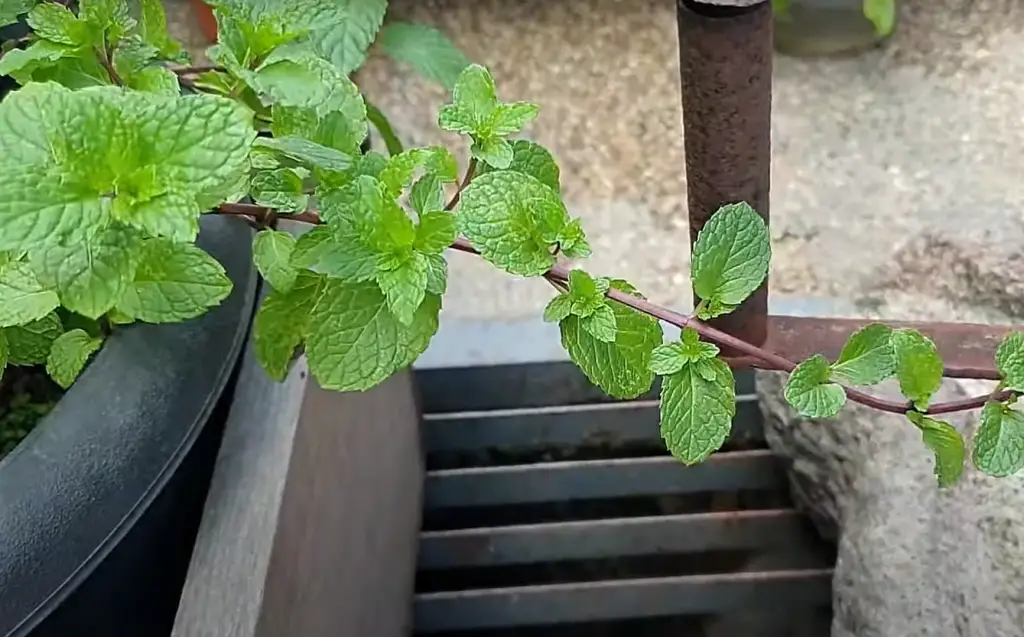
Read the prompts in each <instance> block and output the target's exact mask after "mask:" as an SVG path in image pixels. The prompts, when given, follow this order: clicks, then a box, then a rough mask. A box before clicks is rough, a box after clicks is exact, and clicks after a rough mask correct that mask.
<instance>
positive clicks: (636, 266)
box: [168, 0, 1024, 318]
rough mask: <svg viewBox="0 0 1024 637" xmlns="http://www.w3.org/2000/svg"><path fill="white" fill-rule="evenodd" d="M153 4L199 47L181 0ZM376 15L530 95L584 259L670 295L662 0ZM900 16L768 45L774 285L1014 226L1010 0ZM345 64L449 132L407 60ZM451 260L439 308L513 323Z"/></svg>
mask: <svg viewBox="0 0 1024 637" xmlns="http://www.w3.org/2000/svg"><path fill="white" fill-rule="evenodd" d="M168 4H169V7H170V9H171V14H172V18H171V21H172V24H173V25H174V28H175V29H176V30H177V31H178V32H179V34H180V35H183V36H184V37H185V39H187V40H188V41H189V42H190V43H191V44H192V45H193V46H197V47H200V46H201V45H202V41H201V38H199V37H198V36H197V34H195V33H194V29H193V28H192V24H191V21H190V20H189V16H188V14H187V10H186V8H185V4H184V0H168ZM390 16H391V18H392V19H416V20H421V21H425V22H430V23H433V24H435V25H437V26H438V27H439V28H441V29H442V30H444V31H445V32H446V33H447V34H449V35H450V36H451V37H452V38H453V39H454V40H455V41H456V42H457V43H458V44H459V45H460V46H461V47H462V48H463V49H464V50H465V51H466V52H467V53H468V54H469V56H470V57H471V58H472V59H474V60H476V61H480V62H482V63H485V64H487V65H488V66H490V67H491V68H492V69H493V71H494V74H495V76H496V79H497V82H498V88H499V92H500V93H501V96H502V97H503V98H505V99H530V100H532V101H536V102H538V103H540V104H541V106H542V111H541V117H540V119H539V120H538V121H537V122H536V124H535V125H534V126H533V127H532V128H531V129H530V130H529V131H528V135H529V136H530V137H532V138H534V139H536V140H538V141H540V142H541V143H544V144H545V145H547V146H548V147H550V148H551V149H552V151H553V152H554V153H555V155H556V157H558V159H559V160H560V162H561V164H562V166H563V184H564V192H565V198H566V201H567V204H568V205H569V208H570V211H571V212H572V213H573V214H575V215H580V216H582V217H583V218H584V227H585V228H586V229H587V230H588V233H589V235H590V236H591V240H592V243H593V244H594V247H595V256H594V258H593V259H592V263H591V264H589V265H588V266H587V267H588V268H590V269H592V270H594V271H596V272H598V273H601V274H615V275H617V276H624V277H625V278H628V279H630V280H632V281H633V282H634V283H636V284H637V285H638V286H639V287H640V289H641V290H642V291H644V292H645V293H646V294H647V295H648V296H650V297H652V298H654V299H656V300H658V301H661V302H666V303H671V304H673V305H676V306H679V307H682V308H686V307H688V306H689V304H690V290H689V284H688V274H687V272H688V267H689V254H688V252H689V250H688V245H687V236H688V235H687V228H686V201H685V188H686V184H685V177H684V175H683V170H682V166H683V146H682V122H681V115H680V110H679V108H680V107H679V76H678V57H677V56H678V53H677V37H676V31H675V3H674V2H673V1H672V0H572V1H569V0H558V1H552V0H521V1H519V2H507V1H506V0H475V1H474V0H392V6H391V13H390ZM900 17H901V22H900V26H899V32H898V33H897V35H896V37H895V38H894V39H893V41H892V42H891V43H890V44H889V46H888V47H886V48H885V49H884V50H879V51H875V52H871V53H868V54H865V55H862V56H859V57H856V58H852V59H842V60H836V59H829V60H795V59H790V58H781V57H780V58H777V59H776V67H775V94H774V112H773V117H774V121H773V145H774V149H773V182H772V233H773V235H774V240H775V244H774V247H775V259H774V267H773V271H772V275H771V285H772V290H773V293H774V294H778V295H791V296H799V297H840V298H844V299H850V300H856V299H858V298H859V297H861V296H862V295H863V294H864V293H865V290H868V289H874V288H877V286H878V285H879V282H878V281H879V277H880V275H879V274H878V272H879V271H880V270H884V269H885V268H886V267H887V265H888V264H890V263H894V262H895V261H894V260H893V259H894V253H895V252H896V251H898V250H899V249H900V248H901V247H902V246H904V245H905V244H906V243H907V242H912V241H915V240H917V239H919V238H920V237H921V236H922V235H923V234H925V233H930V234H939V235H951V236H955V237H960V238H967V239H970V240H974V241H978V242H983V241H987V240H994V239H993V238H998V239H999V240H1001V241H1011V242H1015V243H1016V242H1018V240H1019V239H1020V238H1024V223H1022V217H1021V212H1020V210H1021V202H1022V201H1024V179H1021V178H1020V176H1019V175H1018V173H1019V171H1020V167H1021V166H1024V111H1022V110H1021V108H1020V106H1019V105H1020V104H1021V103H1024V83H1021V82H1020V81H1019V80H1018V78H1021V77H1024V57H1022V56H1021V55H1020V44H1019V42H1020V36H1021V32H1022V30H1024V3H1020V2H1018V1H1016V0H907V1H906V2H904V3H903V5H902V6H901V16H900ZM357 79H358V81H359V83H360V85H361V86H362V87H363V89H364V90H365V92H366V94H367V95H368V96H369V97H370V98H371V99H372V100H373V101H374V102H375V103H376V104H377V105H378V106H380V107H381V108H382V109H383V110H385V112H386V113H388V114H389V116H390V117H391V119H392V121H393V123H394V124H395V126H396V128H397V130H398V131H399V132H400V134H402V135H403V136H404V138H405V139H406V140H407V142H408V143H414V144H422V143H430V142H435V141H449V142H451V141H452V140H451V138H446V137H444V136H442V135H440V134H439V133H437V132H436V127H435V125H434V122H435V117H436V107H437V105H440V104H441V103H442V101H443V95H442V94H441V93H440V92H439V91H437V90H435V89H433V88H431V87H428V86H425V85H424V84H423V83H422V82H421V81H419V80H417V79H416V78H414V77H413V76H412V75H411V74H410V73H409V72H408V71H407V70H405V69H401V68H395V67H394V66H393V65H392V64H390V63H389V62H388V61H386V60H384V59H381V58H380V57H374V58H373V59H371V61H370V62H369V63H368V65H367V66H366V67H365V68H364V69H363V70H362V71H361V72H360V74H359V77H358V78H357ZM425 104H429V105H430V107H429V108H427V107H424V105H425ZM452 261H453V276H452V279H453V280H452V284H451V288H450V292H449V294H448V296H447V298H446V313H448V314H449V315H456V316H460V317H464V318H470V317H474V318H476V317H480V318H483V317H489V318H497V317H508V318H519V317H522V316H524V315H528V314H534V313H536V312H539V310H540V308H542V307H543V304H544V303H545V302H546V300H547V298H549V296H550V290H549V289H548V288H547V287H546V286H545V285H543V284H541V283H538V282H534V281H513V280H510V279H509V277H507V276H505V275H502V274H499V273H496V272H493V271H491V270H490V268H489V267H488V266H486V264H482V263H479V262H475V261H474V260H473V259H472V257H467V256H465V255H455V256H453V257H452ZM485 288H486V289H485Z"/></svg>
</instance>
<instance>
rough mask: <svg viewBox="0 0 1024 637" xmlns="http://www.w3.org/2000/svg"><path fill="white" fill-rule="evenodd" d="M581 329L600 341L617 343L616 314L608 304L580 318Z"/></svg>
mask: <svg viewBox="0 0 1024 637" xmlns="http://www.w3.org/2000/svg"><path fill="white" fill-rule="evenodd" d="M580 327H582V328H583V329H584V331H586V332H589V333H590V335H591V336H593V337H594V338H596V339H597V340H599V341H602V342H604V343H614V342H615V312H614V311H613V310H612V308H611V307H610V306H608V305H607V304H603V305H599V306H598V307H596V308H594V311H593V312H591V313H589V314H587V315H586V316H582V317H580Z"/></svg>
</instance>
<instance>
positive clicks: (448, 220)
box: [413, 211, 458, 254]
mask: <svg viewBox="0 0 1024 637" xmlns="http://www.w3.org/2000/svg"><path fill="white" fill-rule="evenodd" d="M457 235H458V228H456V224H455V215H452V214H450V213H447V212H440V211H438V212H427V213H424V214H422V215H420V223H419V225H418V226H417V227H416V241H415V242H414V243H413V246H414V247H415V248H416V249H417V250H419V251H420V252H423V253H426V254H440V253H442V252H444V251H445V250H446V249H447V248H448V246H450V245H451V244H452V243H453V242H454V241H455V237H456V236H457Z"/></svg>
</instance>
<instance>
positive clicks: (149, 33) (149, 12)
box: [139, 0, 189, 64]
mask: <svg viewBox="0 0 1024 637" xmlns="http://www.w3.org/2000/svg"><path fill="white" fill-rule="evenodd" d="M139 4H140V6H141V16H140V18H139V35H140V36H142V40H143V41H144V42H145V43H146V44H148V45H149V46H151V47H153V48H155V49H156V50H157V51H159V53H160V56H161V57H163V58H164V59H167V60H171V61H172V62H178V63H179V64H188V61H189V56H188V53H186V52H185V50H184V49H183V48H182V46H181V44H179V43H178V42H177V41H176V40H175V39H174V38H172V37H171V36H170V34H169V33H168V32H167V14H166V13H165V12H164V3H163V2H162V0H139Z"/></svg>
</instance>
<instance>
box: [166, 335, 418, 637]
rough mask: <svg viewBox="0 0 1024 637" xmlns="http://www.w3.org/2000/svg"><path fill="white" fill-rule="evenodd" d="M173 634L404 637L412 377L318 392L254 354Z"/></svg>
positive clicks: (407, 626) (409, 569) (412, 493)
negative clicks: (264, 365) (261, 364)
mask: <svg viewBox="0 0 1024 637" xmlns="http://www.w3.org/2000/svg"><path fill="white" fill-rule="evenodd" d="M244 365H245V367H244V369H243V371H242V378H241V381H240V387H239V390H238V394H237V396H236V398H235V402H234V406H233V409H232V412H231V416H230V418H229V422H228V425H227V432H226V435H225V439H224V443H223V445H222V448H221V452H220V458H219V460H218V465H217V469H216V471H215V475H214V479H213V485H212V487H211V491H210V495H209V498H208V501H207V506H206V513H205V515H204V519H203V523H202V526H201V529H200V534H199V540H198V544H197V547H196V551H195V554H194V556H193V559H192V563H191V565H190V569H189V575H188V580H187V582H186V586H185V591H184V595H183V597H182V603H181V606H180V608H179V611H178V617H177V622H176V625H175V629H174V633H173V636H174V637H281V636H282V635H302V637H365V635H374V636H375V637H405V636H407V635H408V634H409V633H410V631H411V627H412V616H411V611H412V596H413V581H414V576H415V562H416V536H417V531H418V529H419V521H420V510H421V503H422V483H423V471H424V470H423V464H422V450H421V448H420V446H419V426H418V421H419V415H418V409H417V405H416V400H415V395H414V392H413V388H412V382H411V374H410V373H408V372H403V373H400V374H398V375H396V376H394V377H392V378H391V379H389V380H388V381H386V382H385V383H383V384H382V385H381V386H379V387H377V388H375V389H373V390H370V391H367V392H364V393H344V394H343V393H336V392H327V391H324V390H321V389H320V388H319V387H317V386H316V384H315V383H314V382H313V381H312V380H311V378H310V376H309V373H308V370H307V368H306V365H305V363H304V361H303V360H300V361H299V362H298V363H297V364H296V365H295V368H294V369H293V370H292V372H291V374H290V375H289V377H288V379H287V380H286V381H285V382H284V383H283V384H280V385H279V384H276V383H273V382H272V381H270V380H269V379H267V378H266V376H265V375H264V374H263V372H262V371H261V370H259V369H258V366H257V364H256V362H255V359H254V357H253V355H252V352H251V349H250V351H249V353H248V354H247V356H246V359H245V363H244Z"/></svg>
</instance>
